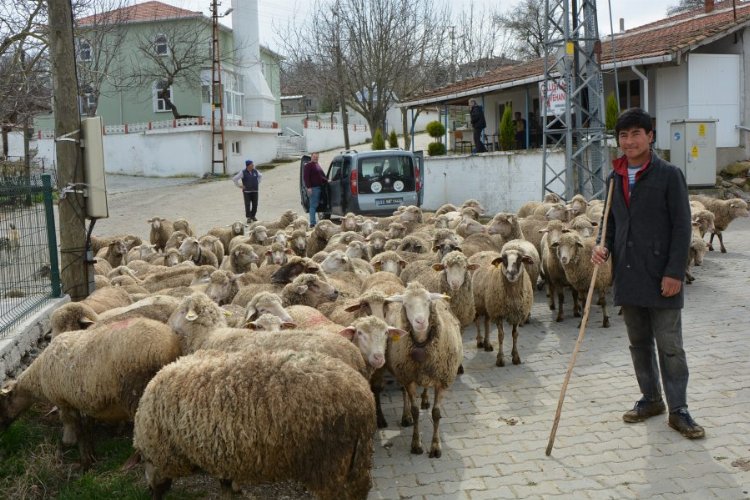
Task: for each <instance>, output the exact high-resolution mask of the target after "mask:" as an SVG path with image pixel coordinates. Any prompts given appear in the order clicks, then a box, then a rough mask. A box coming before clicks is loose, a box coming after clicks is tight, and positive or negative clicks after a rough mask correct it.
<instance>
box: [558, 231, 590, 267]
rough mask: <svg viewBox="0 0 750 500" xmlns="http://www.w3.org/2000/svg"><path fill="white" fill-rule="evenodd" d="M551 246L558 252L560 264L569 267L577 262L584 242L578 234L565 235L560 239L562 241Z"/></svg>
mask: <svg viewBox="0 0 750 500" xmlns="http://www.w3.org/2000/svg"><path fill="white" fill-rule="evenodd" d="M551 246H552V248H554V249H555V251H556V252H557V258H558V259H560V264H562V265H563V266H567V265H569V264H571V263H573V262H575V261H576V258H577V257H578V249H579V248H583V241H582V240H581V237H580V236H579V235H578V234H577V233H565V234H563V235H562V236H561V237H560V241H558V242H557V243H553V244H552V245H551Z"/></svg>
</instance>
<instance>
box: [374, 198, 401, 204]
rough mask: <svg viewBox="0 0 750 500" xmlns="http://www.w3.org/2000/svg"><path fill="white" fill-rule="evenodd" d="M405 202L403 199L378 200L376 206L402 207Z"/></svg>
mask: <svg viewBox="0 0 750 500" xmlns="http://www.w3.org/2000/svg"><path fill="white" fill-rule="evenodd" d="M403 201H404V199H403V198H378V199H376V200H375V204H376V205H378V206H382V205H400V204H401V203H402V202H403Z"/></svg>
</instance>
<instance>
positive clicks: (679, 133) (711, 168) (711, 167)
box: [669, 118, 717, 187]
mask: <svg viewBox="0 0 750 500" xmlns="http://www.w3.org/2000/svg"><path fill="white" fill-rule="evenodd" d="M716 122H717V120H715V119H707V120H696V119H692V118H691V119H687V120H673V121H670V122H669V134H670V148H669V149H670V160H671V162H672V164H674V165H675V166H677V167H679V169H680V170H682V173H683V174H685V180H687V185H688V186H691V187H692V186H703V187H705V186H713V185H714V184H716Z"/></svg>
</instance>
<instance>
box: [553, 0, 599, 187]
mask: <svg viewBox="0 0 750 500" xmlns="http://www.w3.org/2000/svg"><path fill="white" fill-rule="evenodd" d="M545 15H546V23H545V40H544V49H545V60H544V84H543V85H544V88H543V95H542V99H541V100H542V119H543V127H544V135H543V143H542V146H543V148H544V172H543V174H542V180H543V183H544V192H543V193H542V195H543V196H544V195H545V194H547V193H557V194H559V195H560V196H561V197H563V198H564V199H566V200H570V199H571V198H572V197H573V195H575V194H577V193H580V194H582V195H584V196H585V197H586V198H587V199H590V198H603V197H604V195H605V192H604V176H605V166H606V160H607V151H606V137H605V130H606V128H605V125H604V84H603V82H602V73H601V67H600V62H599V58H600V56H601V42H600V41H599V29H598V26H597V20H596V0H545ZM553 86H560V87H561V88H562V89H563V90H564V91H565V92H564V95H565V108H564V111H563V109H562V106H560V108H559V111H560V113H559V114H557V115H556V116H554V117H550V118H551V120H549V122H547V118H548V117H547V109H548V102H547V99H546V98H545V97H546V96H548V91H547V89H551V88H552V87H553ZM558 95H560V94H558ZM557 148H564V149H565V166H564V167H560V166H557V165H552V164H550V161H549V153H550V151H551V150H553V149H557Z"/></svg>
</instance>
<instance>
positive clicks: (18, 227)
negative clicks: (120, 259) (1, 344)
mask: <svg viewBox="0 0 750 500" xmlns="http://www.w3.org/2000/svg"><path fill="white" fill-rule="evenodd" d="M4 174H5V172H2V175H0V338H2V337H5V336H6V335H7V333H8V332H9V331H11V330H12V328H13V327H14V326H15V325H16V324H17V323H18V322H19V321H20V320H21V319H22V318H23V317H25V316H26V315H28V314H29V313H31V312H33V311H35V310H38V309H40V308H41V307H42V306H43V305H44V304H45V302H47V301H48V300H50V299H52V298H55V297H59V296H60V295H61V293H60V276H59V268H58V260H57V238H56V235H55V219H54V210H53V206H52V197H53V192H52V185H53V182H54V179H53V178H52V176H51V175H50V174H41V175H39V174H31V173H30V174H28V175H4Z"/></svg>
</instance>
